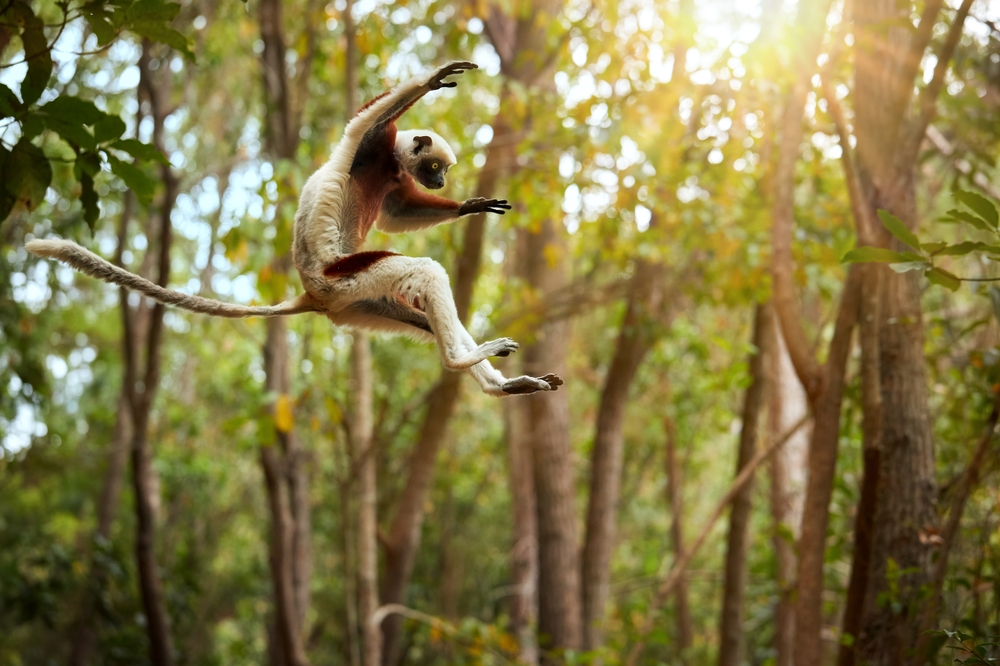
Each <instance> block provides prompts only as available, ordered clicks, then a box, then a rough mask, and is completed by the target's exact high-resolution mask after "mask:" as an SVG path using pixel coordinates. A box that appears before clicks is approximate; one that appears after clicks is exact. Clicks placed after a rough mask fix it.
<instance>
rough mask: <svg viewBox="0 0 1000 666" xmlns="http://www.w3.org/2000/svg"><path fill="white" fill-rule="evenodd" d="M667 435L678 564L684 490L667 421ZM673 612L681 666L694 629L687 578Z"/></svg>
mask: <svg viewBox="0 0 1000 666" xmlns="http://www.w3.org/2000/svg"><path fill="white" fill-rule="evenodd" d="M664 426H665V429H666V433H667V450H666V468H667V469H666V472H667V502H668V503H669V505H670V541H671V542H672V545H673V547H674V561H675V562H679V561H680V560H681V558H683V557H684V487H683V484H682V478H683V477H682V472H681V466H680V464H679V463H678V462H677V427H676V425H675V424H674V422H673V421H672V420H671V419H669V418H667V419H665V420H664ZM675 596H676V601H675V604H676V608H675V610H674V613H675V615H676V617H677V653H678V655H679V661H680V663H681V664H687V663H688V660H687V658H686V656H685V652H686V651H687V650H688V649H690V647H691V642H692V641H693V639H694V628H693V626H692V623H691V610H690V608H689V607H688V591H687V578H686V577H685V576H681V577H680V579H679V580H678V581H677V592H676V595H675Z"/></svg>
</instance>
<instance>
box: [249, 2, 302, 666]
mask: <svg viewBox="0 0 1000 666" xmlns="http://www.w3.org/2000/svg"><path fill="white" fill-rule="evenodd" d="M281 10H282V4H281V1H280V0H262V1H261V3H260V7H259V11H260V14H259V16H258V21H259V25H260V35H261V41H263V43H264V50H263V52H262V53H261V73H262V75H263V83H264V99H265V103H266V113H265V118H264V127H265V140H266V146H267V151H268V153H269V154H270V156H271V158H272V159H294V157H295V151H296V148H297V147H298V142H299V121H298V118H299V112H298V110H297V109H296V108H295V106H294V104H293V100H292V92H291V86H290V85H289V81H288V71H287V65H286V62H287V61H286V51H287V49H286V46H285V35H284V24H283V20H284V19H283V17H282V11H281ZM310 30H311V28H310V27H308V26H307V28H306V39H307V40H308V39H310V38H311V33H310ZM310 58H311V53H310V54H307V57H306V58H304V59H303V61H302V62H301V63H300V64H299V66H300V67H301V68H302V69H300V72H302V73H304V75H303V76H302V77H301V78H300V82H301V81H305V80H306V77H308V73H309V68H310ZM300 101H301V100H300ZM279 210H280V207H279ZM275 222H276V223H281V224H289V223H290V221H288V220H275ZM271 266H272V268H273V270H274V271H275V272H276V273H285V272H287V271H288V267H289V257H288V256H287V255H286V256H283V257H275V258H274V260H273V261H272V264H271ZM281 296H282V295H278V299H279V300H280V298H281ZM266 330H267V335H266V338H265V341H264V348H263V355H264V371H265V374H266V375H267V378H266V380H265V387H266V388H267V390H268V391H271V392H273V393H274V394H275V395H277V396H278V401H283V402H284V403H285V405H286V406H288V405H290V404H291V368H290V363H291V361H290V358H289V353H288V340H287V336H288V325H287V323H286V322H285V320H284V319H282V318H280V317H276V318H273V319H269V320H268V321H267V329H266ZM285 408H286V407H281V409H285ZM287 408H288V409H290V406H288V407H287ZM275 409H276V410H277V409H278V405H276V406H275ZM274 435H275V440H276V441H277V444H278V446H277V447H275V446H274V445H273V444H272V443H270V442H268V443H263V444H262V451H261V460H262V464H263V466H264V473H265V480H266V487H267V490H268V494H269V503H270V507H271V521H272V529H271V534H272V543H271V546H270V549H271V566H272V572H271V578H272V580H273V582H274V585H275V590H274V595H275V621H276V623H277V627H276V631H277V635H278V639H279V640H278V645H279V646H281V648H282V650H283V652H284V655H283V657H284V661H285V662H286V663H287V664H290V665H295V666H298V664H302V663H306V657H305V647H304V645H303V635H304V634H305V633H306V626H305V625H306V615H307V612H308V608H309V603H310V578H311V574H312V558H311V554H310V550H311V549H310V533H311V516H310V503H309V478H308V469H307V466H306V462H307V461H306V453H305V451H303V450H302V449H301V448H300V446H299V442H298V439H297V438H296V436H295V432H294V423H283V422H280V420H279V419H275V433H274ZM286 508H287V514H286ZM286 521H287V523H286ZM273 567H281V570H274V569H273ZM285 586H289V587H288V588H287V589H286V587H285Z"/></svg>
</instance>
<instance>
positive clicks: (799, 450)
mask: <svg viewBox="0 0 1000 666" xmlns="http://www.w3.org/2000/svg"><path fill="white" fill-rule="evenodd" d="M775 323H777V322H775ZM768 365H769V367H770V369H769V373H770V377H769V378H768V381H769V382H770V385H771V386H772V387H774V388H773V390H772V391H771V394H770V397H769V399H768V405H769V406H768V426H767V428H768V437H767V441H768V442H773V441H774V440H775V439H777V438H778V437H779V436H780V434H781V433H783V432H785V431H786V430H787V429H788V428H790V427H791V426H792V424H793V423H797V422H798V421H799V420H801V419H802V418H803V417H805V416H806V415H808V412H809V406H808V401H807V399H806V395H805V390H804V389H803V388H802V384H801V383H800V382H799V380H798V376H797V375H796V374H795V368H794V367H793V366H792V361H791V359H790V358H789V357H788V351H787V350H786V349H785V345H784V340H783V339H782V338H781V331H780V329H779V328H778V327H777V326H775V330H774V353H773V354H772V356H771V362H770V363H769V364H768ZM807 430H808V429H807V428H803V430H802V432H800V433H798V434H796V435H794V436H793V437H791V438H790V439H789V441H788V443H787V444H785V446H784V447H782V449H781V451H778V452H777V453H776V454H775V455H774V458H772V460H771V465H770V467H771V470H770V471H771V489H770V504H771V515H772V518H773V522H774V528H773V529H774V532H773V536H772V543H773V544H774V556H775V563H776V572H775V573H776V576H775V577H776V579H777V584H778V599H777V602H776V603H775V609H774V649H775V663H776V666H793V665H794V660H793V656H794V653H793V651H794V640H795V611H794V606H795V597H794V592H795V568H796V558H795V548H794V543H795V540H796V539H797V538H798V536H799V534H800V532H801V526H802V525H801V518H802V500H803V492H802V491H803V488H804V484H805V471H806V469H805V468H806V460H807V456H808V449H809V439H810V435H809V433H808V432H807Z"/></svg>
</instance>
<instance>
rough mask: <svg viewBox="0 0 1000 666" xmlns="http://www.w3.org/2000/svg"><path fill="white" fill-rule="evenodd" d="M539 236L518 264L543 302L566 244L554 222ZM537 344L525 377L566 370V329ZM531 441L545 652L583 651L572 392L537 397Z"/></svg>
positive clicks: (543, 334)
mask: <svg viewBox="0 0 1000 666" xmlns="http://www.w3.org/2000/svg"><path fill="white" fill-rule="evenodd" d="M539 227H540V228H539V229H538V231H537V232H534V233H532V232H530V231H526V230H520V231H519V233H522V234H525V235H526V236H527V240H526V242H525V244H524V245H523V247H525V248H526V256H525V257H524V261H523V262H522V263H521V265H522V267H523V268H524V274H523V276H524V278H525V281H526V283H527V284H529V285H531V286H532V287H533V288H534V289H536V290H537V291H538V292H539V293H540V294H541V295H542V297H543V298H544V296H545V295H546V294H549V293H552V292H553V291H555V290H557V289H558V288H560V287H562V286H563V285H564V283H565V268H564V266H565V264H564V261H562V260H560V261H558V263H556V264H555V265H554V266H553V265H551V264H550V259H549V257H550V256H551V255H552V254H555V255H556V256H563V253H565V251H566V250H565V245H564V244H563V242H562V239H561V238H560V236H559V232H558V231H557V230H556V228H555V226H554V225H553V223H552V222H551V221H549V220H545V221H542V222H541V224H540V225H539ZM536 335H537V338H536V340H535V341H534V342H533V343H531V344H527V345H525V346H524V348H523V349H524V351H523V358H524V372H525V373H526V374H529V375H533V376H539V375H542V374H544V373H545V372H555V373H562V372H563V371H564V369H565V363H566V353H567V344H566V342H567V340H568V339H569V322H567V321H559V322H553V323H548V324H543V325H542V326H541V327H540V328H539V330H537V332H536ZM526 411H527V416H528V421H527V436H528V437H527V438H528V442H529V443H530V446H531V451H532V456H533V458H532V462H533V465H534V479H535V496H536V498H537V500H536V503H535V507H536V512H537V515H538V631H539V635H540V637H541V640H540V645H541V647H543V648H546V649H558V648H568V649H579V648H580V646H581V644H582V639H583V635H582V634H583V632H582V629H583V627H582V621H581V620H582V598H581V593H580V571H581V570H580V552H579V545H578V541H577V529H576V508H575V504H576V501H575V500H576V497H575V490H574V483H575V480H574V475H573V451H572V445H571V442H570V438H569V430H570V423H569V401H568V393H567V392H566V391H565V390H563V391H555V392H551V393H539V394H536V395H534V396H532V398H531V400H530V401H528V407H527V410H526Z"/></svg>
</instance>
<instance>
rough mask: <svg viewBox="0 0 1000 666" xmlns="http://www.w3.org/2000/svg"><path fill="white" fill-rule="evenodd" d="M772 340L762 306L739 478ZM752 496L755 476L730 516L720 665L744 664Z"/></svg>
mask: <svg viewBox="0 0 1000 666" xmlns="http://www.w3.org/2000/svg"><path fill="white" fill-rule="evenodd" d="M772 337H773V329H772V315H771V308H770V307H769V306H768V305H766V304H758V305H757V308H756V312H755V315H754V332H753V344H754V347H755V349H754V351H753V352H752V353H751V355H750V364H749V365H750V386H749V387H747V390H746V394H745V396H744V399H743V414H742V421H743V424H742V426H741V429H740V446H739V453H738V455H737V461H736V474H735V476H739V474H740V472H741V471H742V470H743V468H744V467H746V466H747V465H748V464H749V463H750V461H751V460H752V459H753V457H754V453H755V452H756V449H757V433H758V430H759V424H760V414H761V408H762V406H763V404H764V394H765V387H766V384H767V382H766V378H765V372H764V368H765V367H766V366H765V363H766V362H767V358H768V356H769V354H770V353H771V351H770V350H771V349H773V344H772ZM752 493H753V479H752V477H751V479H750V481H748V482H747V483H746V484H745V485H744V486H743V488H742V489H741V490H740V491H739V492H738V493H736V495H734V497H733V508H732V511H731V512H730V514H729V534H728V536H727V538H726V565H725V570H724V576H725V577H724V582H723V594H722V616H721V619H720V621H719V666H739V664H741V663H742V662H743V591H744V588H745V587H746V559H747V548H748V546H749V528H750V512H751V510H752V508H753V507H752V506H751V503H750V500H751V494H752Z"/></svg>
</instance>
